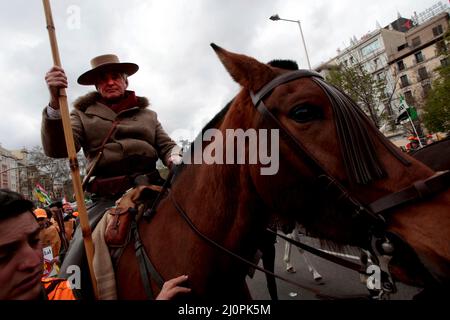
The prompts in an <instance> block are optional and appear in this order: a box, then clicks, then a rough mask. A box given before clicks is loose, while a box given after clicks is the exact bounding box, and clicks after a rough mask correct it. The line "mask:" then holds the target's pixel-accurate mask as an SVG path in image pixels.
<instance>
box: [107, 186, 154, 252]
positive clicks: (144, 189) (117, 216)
mask: <svg viewBox="0 0 450 320" xmlns="http://www.w3.org/2000/svg"><path fill="white" fill-rule="evenodd" d="M161 190H162V187H160V186H156V185H148V186H138V187H135V188H133V189H129V190H128V191H127V192H126V193H125V194H124V195H123V196H122V198H120V199H119V200H117V202H116V206H115V207H113V208H110V209H109V210H107V211H106V214H109V215H111V216H112V217H113V218H112V219H110V220H109V222H108V225H107V227H106V232H105V241H106V244H107V245H108V246H109V247H111V248H117V247H124V246H125V245H126V244H127V243H128V240H129V234H130V229H131V221H132V220H133V219H137V220H138V219H139V218H140V216H141V215H142V213H143V211H144V210H143V209H145V208H144V207H145V206H144V204H143V200H144V199H145V202H147V203H150V206H151V204H153V201H154V200H155V199H156V197H157V196H158V194H159V193H160V192H161Z"/></svg>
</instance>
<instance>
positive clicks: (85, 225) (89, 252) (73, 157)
mask: <svg viewBox="0 0 450 320" xmlns="http://www.w3.org/2000/svg"><path fill="white" fill-rule="evenodd" d="M42 1H43V4H44V11H45V19H46V21H47V30H48V36H49V38H50V46H51V48H52V56H53V63H54V64H55V65H56V66H58V67H61V59H60V57H59V50H58V43H57V41H56V34H55V26H54V24H53V16H52V10H51V7H50V1H49V0H42ZM58 100H59V105H60V110H61V118H62V123H63V128H64V137H65V139H66V146H67V155H68V157H69V166H70V172H71V175H72V182H73V189H74V191H75V198H76V201H77V208H78V214H79V217H80V227H81V231H82V234H83V241H84V248H85V250H86V257H87V261H88V265H89V272H90V275H91V282H92V288H93V290H94V295H95V297H98V295H97V281H96V278H95V273H94V268H93V258H94V244H93V243H92V236H91V228H90V226H89V220H88V215H87V211H86V205H85V203H84V193H83V189H82V187H81V178H80V170H79V167H78V159H77V152H76V149H75V144H74V140H73V132H72V126H71V124H70V116H69V108H68V104H67V95H66V89H64V88H60V89H59V98H58Z"/></svg>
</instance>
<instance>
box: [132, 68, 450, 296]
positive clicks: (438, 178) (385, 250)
mask: <svg viewBox="0 0 450 320" xmlns="http://www.w3.org/2000/svg"><path fill="white" fill-rule="evenodd" d="M306 77H307V78H312V79H313V80H315V81H317V79H323V78H322V76H321V75H320V74H318V73H316V72H313V71H309V70H297V71H291V72H287V73H284V74H281V75H279V76H277V77H276V78H274V79H273V80H272V81H270V82H269V83H267V84H266V85H264V86H263V87H262V88H261V89H260V90H259V91H258V92H256V93H253V92H251V93H250V96H251V99H252V102H253V104H254V106H255V107H256V109H257V110H258V111H259V112H260V113H261V114H262V115H263V117H264V119H265V120H266V121H268V122H269V123H270V124H271V125H272V126H273V127H274V128H277V129H279V130H280V131H281V132H282V134H283V136H284V137H285V138H286V140H287V141H288V142H289V143H290V144H291V145H292V146H293V147H294V148H295V149H296V150H297V152H298V153H297V154H298V155H299V156H301V157H302V158H303V160H304V161H305V162H306V163H307V165H308V166H309V168H310V169H312V170H313V172H315V176H316V180H317V181H318V182H319V185H321V186H323V187H324V190H326V192H337V193H338V197H339V198H340V199H343V200H341V201H345V202H346V203H347V204H348V205H349V207H350V208H351V209H350V211H351V215H352V217H355V218H358V219H361V218H363V219H364V221H366V222H367V224H368V226H369V230H368V231H367V233H368V236H369V238H370V246H371V247H370V248H369V250H370V251H371V253H372V255H373V257H372V260H374V262H375V263H376V264H378V265H379V266H380V269H381V271H382V280H381V281H382V287H381V289H380V294H379V296H380V297H381V296H382V295H384V294H385V293H390V292H395V290H396V289H395V285H394V282H393V280H392V277H391V275H390V273H389V262H390V260H391V259H392V256H393V252H394V248H393V246H392V243H391V241H390V237H389V235H388V234H387V233H386V230H385V229H386V222H385V217H384V215H385V214H387V213H389V212H390V211H391V210H392V209H394V208H397V207H399V206H403V205H408V204H411V203H413V202H416V201H421V200H424V199H428V198H429V197H431V196H432V195H435V194H436V193H439V192H441V191H444V190H446V189H447V188H448V187H449V186H450V172H449V171H444V172H438V173H436V174H435V175H433V176H432V177H430V178H428V179H424V180H420V181H416V182H415V183H414V184H413V185H411V186H409V187H407V188H405V189H403V190H400V191H398V192H394V193H391V194H389V195H386V196H384V197H382V198H380V199H377V200H376V201H374V202H372V203H370V204H367V205H364V204H362V203H361V202H360V201H358V200H357V199H356V198H355V197H354V196H352V195H351V192H350V191H349V190H348V189H347V188H346V187H345V186H344V185H342V184H341V183H340V182H339V181H338V180H336V179H335V178H333V176H332V175H331V174H329V172H328V170H327V169H326V168H325V167H324V166H323V165H322V164H321V163H320V162H319V161H318V160H317V159H316V158H315V157H314V156H313V155H312V154H311V153H310V152H309V151H308V150H307V149H306V148H305V147H304V146H303V144H302V143H301V142H300V141H299V140H298V139H297V138H296V137H295V136H294V135H292V134H291V133H290V131H289V130H288V129H287V128H286V127H285V126H284V125H283V124H282V123H281V122H280V121H279V120H278V119H277V117H276V116H275V115H274V114H273V113H272V112H271V111H270V110H269V109H268V108H267V107H266V106H265V104H264V101H263V99H264V98H265V97H267V96H268V95H269V94H270V93H271V92H272V90H273V89H274V88H276V87H278V86H279V85H282V84H285V83H287V82H290V81H293V80H297V79H300V78H306ZM167 183H170V181H169V180H168V181H167ZM164 190H167V188H164ZM168 192H169V198H170V200H171V202H172V204H173V205H174V207H175V208H176V211H177V212H178V213H179V214H180V215H181V216H182V218H183V219H184V220H185V221H186V223H187V224H188V225H189V227H190V228H191V229H192V230H193V231H194V232H195V233H196V234H197V235H198V236H199V237H201V238H202V239H204V240H205V241H206V242H208V243H210V244H211V245H213V246H215V247H216V248H218V249H219V250H221V251H223V252H225V253H227V254H229V255H230V256H233V257H234V258H236V259H238V260H240V261H242V262H244V263H246V264H247V265H249V266H251V267H253V268H255V269H258V270H260V271H262V272H265V273H267V274H269V275H272V276H274V277H277V278H279V279H282V280H284V281H287V282H289V283H292V284H295V285H296V286H299V287H300V288H303V289H306V290H308V291H311V292H314V293H316V294H319V290H317V289H314V288H311V287H307V286H304V285H301V284H299V283H296V282H293V281H291V280H289V279H286V278H284V277H281V276H279V275H277V274H274V273H272V272H270V271H268V270H265V269H263V268H260V267H259V266H257V265H255V264H254V263H252V262H250V261H248V260H246V259H244V258H242V257H241V256H239V255H237V254H235V253H233V252H231V251H229V250H228V249H226V248H224V247H223V246H221V245H220V244H218V243H216V242H215V241H213V240H211V239H210V238H208V237H207V236H206V235H204V234H203V233H202V232H201V231H199V230H198V229H197V228H196V227H195V225H194V224H193V223H192V221H190V219H189V217H188V215H187V214H186V212H185V211H184V210H183V208H182V207H181V206H180V204H179V203H178V202H177V201H176V199H175V198H174V196H173V194H172V193H171V191H170V190H168ZM155 207H156V206H155V205H154V206H153V208H155ZM153 214H154V210H151V214H144V216H146V217H147V218H148V219H149V218H151V216H152V215H153ZM286 240H287V241H289V240H290V239H289V240H288V238H286ZM290 242H293V241H292V240H290ZM294 244H295V245H297V246H299V244H298V243H295V242H294ZM141 247H142V246H141ZM301 248H302V249H304V250H307V251H309V252H312V253H313V254H316V255H319V256H321V257H323V258H325V259H328V260H330V261H333V262H335V263H338V264H340V265H342V266H344V267H347V268H350V269H352V270H356V269H357V267H356V266H355V265H354V264H353V265H351V266H350V264H349V263H348V261H347V262H345V261H339V260H340V259H339V258H336V257H335V256H332V255H330V254H326V253H323V251H321V252H322V254H318V252H314V248H311V247H309V246H306V245H304V244H303V246H301ZM142 249H143V248H142ZM315 250H317V249H315ZM143 251H144V254H143V255H144V256H146V254H145V250H143ZM140 255H141V256H142V252H141V253H140ZM327 255H328V257H327ZM138 260H139V263H140V265H142V264H148V263H150V264H151V261H150V259H148V257H146V259H143V258H138ZM341 260H343V259H341ZM140 269H141V270H146V269H154V270H156V269H155V268H154V267H153V266H152V267H151V268H142V267H141V268H140ZM141 272H142V271H141ZM144 272H145V271H144ZM360 272H364V271H362V270H360ZM145 277H146V278H147V276H145ZM154 277H155V276H154ZM156 277H157V278H159V279H162V278H161V277H160V275H159V274H157V276H156ZM158 282H159V283H161V281H158ZM149 298H151V297H149Z"/></svg>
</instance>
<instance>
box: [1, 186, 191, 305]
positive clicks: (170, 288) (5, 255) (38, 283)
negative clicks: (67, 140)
mask: <svg viewBox="0 0 450 320" xmlns="http://www.w3.org/2000/svg"><path fill="white" fill-rule="evenodd" d="M32 210H33V203H32V202H31V201H29V200H26V199H24V198H23V197H22V196H21V195H20V194H18V193H16V192H13V191H10V190H7V189H0V284H1V285H0V300H38V299H49V300H74V299H76V298H77V297H78V296H79V295H78V294H79V292H78V291H75V290H72V289H70V288H69V286H68V285H67V281H65V279H57V278H47V279H41V277H42V264H43V261H44V260H43V259H44V258H43V254H42V244H41V241H40V239H39V232H40V227H39V224H38V222H37V220H36V217H35V216H34V214H33V211H32ZM186 280H187V276H180V277H177V278H174V279H171V280H169V281H167V282H166V283H164V286H163V288H162V290H161V292H160V293H159V295H158V296H157V298H156V299H158V300H166V299H171V298H172V297H174V296H175V295H176V294H178V293H182V292H189V291H190V289H188V288H184V287H180V286H178V285H179V284H180V283H182V282H184V281H186Z"/></svg>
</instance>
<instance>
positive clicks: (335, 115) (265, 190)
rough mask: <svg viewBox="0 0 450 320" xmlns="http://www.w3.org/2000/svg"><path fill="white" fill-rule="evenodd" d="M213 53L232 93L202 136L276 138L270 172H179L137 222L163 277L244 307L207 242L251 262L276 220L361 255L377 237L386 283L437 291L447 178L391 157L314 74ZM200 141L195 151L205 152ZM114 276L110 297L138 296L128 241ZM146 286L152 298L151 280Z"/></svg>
mask: <svg viewBox="0 0 450 320" xmlns="http://www.w3.org/2000/svg"><path fill="white" fill-rule="evenodd" d="M212 46H213V48H214V50H215V52H216V53H217V55H218V56H219V58H220V60H221V62H222V63H223V65H224V66H225V68H226V69H227V71H228V72H229V73H230V75H231V76H232V78H233V79H234V80H235V81H237V82H238V83H239V84H240V85H241V86H242V90H241V91H240V92H239V94H238V95H237V96H236V97H235V99H234V100H233V101H232V103H231V104H230V105H229V107H228V108H226V109H224V110H223V111H222V112H221V113H219V115H218V116H216V118H215V119H213V121H211V122H210V123H209V125H208V126H207V128H217V129H218V130H220V132H222V133H223V136H225V133H226V130H227V129H242V130H244V131H245V130H248V129H257V130H258V129H274V130H280V139H279V170H278V172H276V174H274V175H262V174H261V169H262V168H263V167H264V166H265V165H266V164H262V163H260V162H258V163H256V164H228V165H224V164H219V163H212V164H207V163H202V164H190V165H184V166H183V168H182V169H181V170H179V172H177V174H176V177H175V178H174V179H173V183H172V187H171V191H170V192H169V193H168V195H166V196H165V197H164V198H163V199H162V200H161V202H160V203H159V206H158V208H157V210H156V213H155V214H154V215H153V216H152V217H151V219H149V220H145V219H141V220H140V222H139V224H138V231H139V234H140V237H141V240H142V243H143V246H144V248H145V251H146V253H147V255H148V257H149V259H150V260H151V261H152V263H153V266H154V268H155V269H156V270H157V272H158V273H159V274H160V275H161V276H162V278H164V279H170V278H173V277H175V276H178V275H180V274H188V275H189V277H190V278H189V279H190V281H189V286H190V287H191V288H192V294H191V296H190V297H189V298H192V299H211V300H219V299H228V300H229V299H233V300H234V299H238V300H240V299H247V298H249V294H248V289H247V287H246V283H245V276H246V274H247V271H248V266H246V265H245V264H244V263H242V262H240V261H238V260H237V259H236V258H234V257H232V256H230V255H229V254H226V253H225V252H224V251H223V250H221V249H219V248H217V247H216V246H215V245H212V244H211V243H210V242H209V241H207V240H206V238H208V239H212V240H213V241H215V242H216V243H218V244H220V245H221V246H222V247H224V248H226V249H228V250H230V251H232V252H234V253H236V254H238V255H239V256H241V257H244V258H246V259H249V260H251V258H252V257H253V255H254V253H255V251H256V248H257V245H258V241H257V238H258V237H259V235H260V234H261V232H263V230H264V229H265V226H266V225H267V223H268V221H269V220H270V219H271V218H272V217H271V213H273V212H277V215H279V217H278V218H280V219H286V220H290V221H294V220H295V221H298V222H299V223H301V224H302V225H303V226H304V227H305V228H306V229H307V230H308V232H309V233H311V234H313V235H315V236H317V237H319V238H321V239H327V240H330V241H332V242H334V243H336V244H342V245H356V246H359V247H362V248H370V247H371V245H373V244H374V242H373V241H372V240H373V239H374V235H375V238H376V239H383V241H382V243H379V242H376V241H375V248H377V249H376V250H377V251H381V249H380V246H381V247H382V248H384V249H385V251H386V253H389V252H391V251H392V250H391V249H392V243H393V244H394V253H395V255H394V258H393V259H392V261H391V262H392V263H390V271H391V272H392V275H393V277H394V278H395V279H397V280H400V281H403V282H406V283H410V284H415V285H431V284H433V285H435V284H439V285H441V286H443V287H445V288H448V286H449V280H450V212H449V211H450V209H449V208H450V190H449V189H448V186H449V179H448V175H440V176H438V177H436V178H431V177H435V172H434V171H432V170H431V169H430V168H428V167H427V166H425V165H424V164H422V163H420V162H419V161H416V160H414V159H413V158H411V157H409V156H407V155H402V154H401V153H400V152H399V151H398V150H397V149H396V148H395V147H394V146H393V145H392V144H391V143H390V142H389V141H388V140H387V139H386V138H385V137H384V136H382V135H381V134H380V133H379V132H378V131H377V130H376V128H375V127H373V126H372V125H371V123H370V121H369V120H368V119H367V117H366V116H365V115H364V114H363V113H362V112H361V111H360V109H359V108H358V107H357V106H356V105H355V104H354V103H353V102H352V101H351V100H350V99H349V98H348V97H347V96H346V95H345V94H343V93H341V92H339V91H338V90H337V89H335V88H334V87H332V86H330V85H328V84H326V83H325V82H324V81H323V80H322V79H321V77H320V76H319V75H318V74H316V73H314V72H310V71H306V70H300V71H286V70H281V69H277V68H273V67H270V66H268V65H266V64H263V63H260V62H258V61H256V60H255V59H253V58H251V57H248V56H244V55H239V54H235V53H231V52H228V51H226V50H224V49H222V48H219V47H217V46H215V45H212ZM202 144H203V149H204V150H206V148H207V147H208V146H210V143H209V142H208V141H204V142H203V143H202ZM235 147H236V146H234V145H233V146H232V147H230V146H229V145H227V144H225V147H224V152H223V158H224V159H225V155H226V154H227V153H230V152H232V151H233V152H234V153H233V154H234V155H235V156H234V158H235V159H236V150H235V149H236V148H235ZM216 152H217V151H216ZM194 153H195V150H194V151H192V153H187V154H186V155H185V160H186V159H187V157H193V154H194ZM249 153H250V151H249V147H248V145H247V149H246V156H247V157H250V156H251V154H249ZM191 162H193V161H191ZM430 178H431V180H429V181H427V179H430ZM408 192H409V193H408ZM427 193H430V194H427ZM408 195H409V198H408ZM417 195H418V196H417ZM405 197H406V198H405ZM183 214H186V215H187V216H188V217H189V220H186V218H183ZM190 222H191V223H192V225H190V224H189V223H190ZM194 229H195V230H196V231H194ZM387 235H389V236H387ZM392 235H395V236H392ZM399 239H401V240H399ZM386 244H388V245H387V246H386ZM116 278H117V286H118V297H119V298H120V299H146V298H147V296H146V294H145V291H144V286H143V284H142V283H143V281H142V279H141V276H140V271H139V264H138V262H137V259H136V255H135V250H134V244H133V243H130V244H129V245H127V247H126V248H125V250H124V252H123V254H122V256H121V258H120V260H119V263H118V266H117V270H116ZM152 288H153V290H154V291H155V290H156V292H157V291H158V286H157V284H156V283H155V282H154V281H152Z"/></svg>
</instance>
